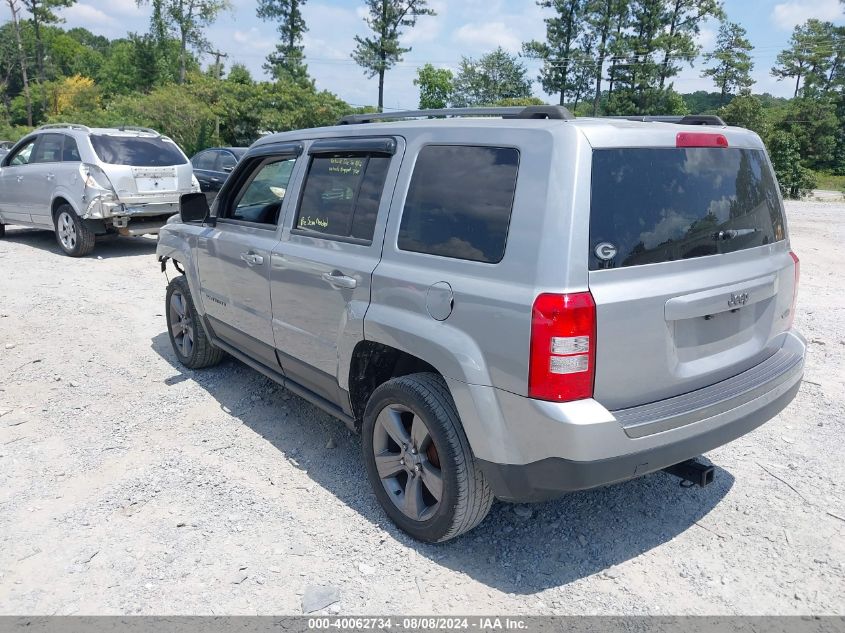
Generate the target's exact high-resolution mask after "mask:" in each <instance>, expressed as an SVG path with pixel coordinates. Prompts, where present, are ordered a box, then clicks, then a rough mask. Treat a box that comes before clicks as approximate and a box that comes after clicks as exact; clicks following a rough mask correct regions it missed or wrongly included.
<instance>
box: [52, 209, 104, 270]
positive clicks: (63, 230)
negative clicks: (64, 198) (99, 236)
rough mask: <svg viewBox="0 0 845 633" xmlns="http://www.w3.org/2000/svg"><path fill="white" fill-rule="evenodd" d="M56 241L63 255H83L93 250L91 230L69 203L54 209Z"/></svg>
mask: <svg viewBox="0 0 845 633" xmlns="http://www.w3.org/2000/svg"><path fill="white" fill-rule="evenodd" d="M56 241H57V242H58V243H59V246H60V247H61V249H62V250H63V251H64V252H65V255H70V256H71V257H83V256H84V255H88V254H89V253H90V252H91V251H93V250H94V241H95V237H94V232H93V231H91V229H89V228H88V227H87V226H85V223H84V222H82V220H80V219H79V216H78V215H76V212H75V211H74V210H73V207H71V206H70V205H69V204H63V205H62V206H60V207H59V208H58V209H57V210H56Z"/></svg>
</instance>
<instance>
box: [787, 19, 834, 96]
mask: <svg viewBox="0 0 845 633" xmlns="http://www.w3.org/2000/svg"><path fill="white" fill-rule="evenodd" d="M834 30H835V27H834V26H833V24H831V23H830V22H821V21H819V20H807V21H806V22H805V23H804V24H799V25H798V26H796V27H795V30H794V31H793V32H792V37H791V38H790V39H789V47H788V48H786V49H784V50H783V51H781V52H780V53H779V54H778V56H777V63H776V64H775V65H774V66H773V67H772V76H773V77H777V78H778V80H783V79H791V78H793V77H794V78H795V90H794V92H793V97H797V96H798V92H799V90H801V81H802V79H803V80H804V90H805V92H807V93H810V92H815V91H816V90H817V89H818V88H819V86H824V85H826V83H827V71H828V70H829V67H830V64H831V59H830V57H831V53H832V52H833V47H832V46H831V40H832V38H833V37H834Z"/></svg>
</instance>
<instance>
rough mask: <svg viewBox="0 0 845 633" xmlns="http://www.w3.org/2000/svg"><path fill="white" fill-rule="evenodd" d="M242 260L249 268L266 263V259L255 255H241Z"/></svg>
mask: <svg viewBox="0 0 845 633" xmlns="http://www.w3.org/2000/svg"><path fill="white" fill-rule="evenodd" d="M241 259H242V260H244V261H245V262H246V265H247V266H259V265H261V264H263V263H264V258H263V257H262V256H261V255H256V254H255V253H241Z"/></svg>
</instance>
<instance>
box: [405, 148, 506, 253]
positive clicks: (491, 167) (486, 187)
mask: <svg viewBox="0 0 845 633" xmlns="http://www.w3.org/2000/svg"><path fill="white" fill-rule="evenodd" d="M518 169H519V151H518V150H516V149H514V148H511V147H473V146H461V145H429V146H426V147H424V148H423V149H422V150H421V151H420V154H419V156H418V157H417V163H416V165H415V167H414V174H413V176H412V177H411V184H410V186H409V188H408V197H407V198H406V200H405V210H404V211H403V213H402V223H401V225H400V227H399V241H398V246H399V248H400V249H402V250H404V251H413V252H416V253H428V254H430V255H440V256H442V257H453V258H456V259H467V260H470V261H476V262H487V263H492V264H495V263H498V262H500V261H502V257H504V255H505V243H506V241H507V236H508V227H509V225H510V219H511V211H512V209H513V198H514V193H515V191H516V177H517V171H518Z"/></svg>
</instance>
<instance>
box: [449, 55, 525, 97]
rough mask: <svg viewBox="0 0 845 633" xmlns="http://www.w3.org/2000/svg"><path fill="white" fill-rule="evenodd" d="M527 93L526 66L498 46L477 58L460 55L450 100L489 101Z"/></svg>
mask: <svg viewBox="0 0 845 633" xmlns="http://www.w3.org/2000/svg"><path fill="white" fill-rule="evenodd" d="M530 96H531V81H530V80H529V79H528V70H527V69H526V68H525V66H523V65H522V64H521V63H520V62H519V60H518V59H517V57H516V56H515V55H510V54H508V53H507V52H506V51H505V50H504V49H502V48H501V47H500V48H497V49H496V50H494V51H493V52H492V53H488V54H487V55H484V56H483V57H481V58H480V59H478V60H475V59H471V58H467V57H464V58H463V59H461V65H460V68H459V70H458V74H457V76H456V77H455V83H454V94H453V96H452V104H453V105H455V106H457V107H468V106H480V105H492V104H494V103H496V102H497V101H501V100H502V99H516V98H520V97H530Z"/></svg>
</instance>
